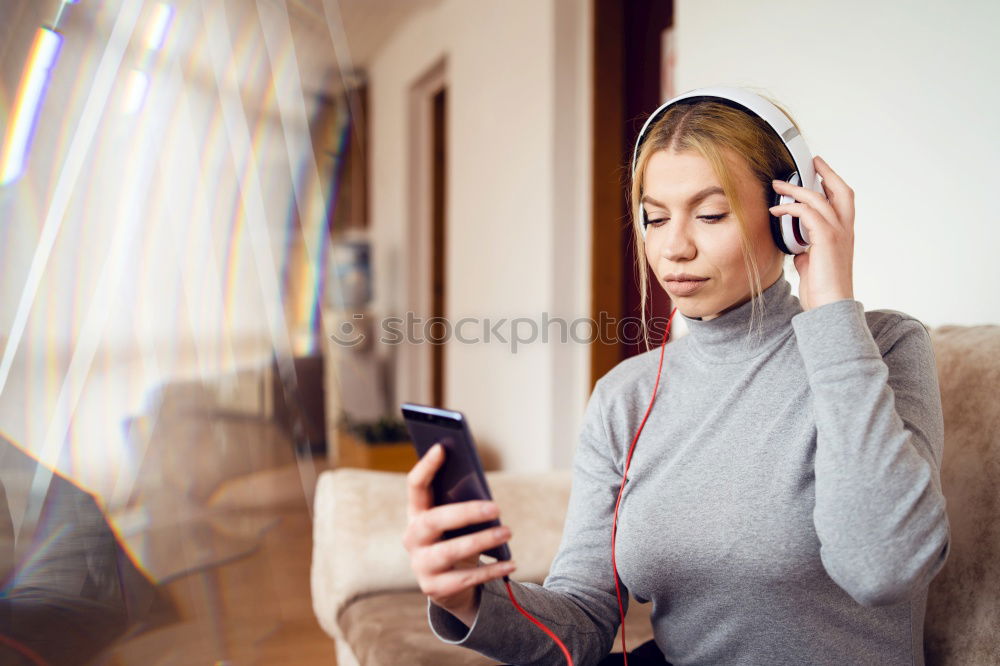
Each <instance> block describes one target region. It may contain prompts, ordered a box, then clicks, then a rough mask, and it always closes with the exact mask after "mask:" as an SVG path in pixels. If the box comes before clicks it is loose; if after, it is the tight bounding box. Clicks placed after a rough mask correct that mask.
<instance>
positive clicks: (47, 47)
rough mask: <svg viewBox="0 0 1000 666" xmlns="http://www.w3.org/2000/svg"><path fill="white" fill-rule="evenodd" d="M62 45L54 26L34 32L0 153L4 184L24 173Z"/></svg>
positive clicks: (0, 168)
mask: <svg viewBox="0 0 1000 666" xmlns="http://www.w3.org/2000/svg"><path fill="white" fill-rule="evenodd" d="M61 46H62V35H60V34H59V33H57V32H56V31H55V30H52V29H50V28H45V27H42V28H39V29H38V32H36V33H35V41H34V43H32V45H31V52H30V54H29V55H28V61H27V62H26V63H25V66H24V72H22V74H21V84H20V86H19V87H18V90H17V97H16V98H15V101H14V111H13V113H12V114H11V122H10V125H8V127H7V132H6V136H5V137H4V142H3V148H2V153H0V185H7V184H8V183H11V182H13V181H15V180H17V179H18V178H19V177H20V176H21V174H22V173H24V169H25V166H26V164H27V161H28V151H29V150H30V148H31V139H32V137H33V135H34V132H35V125H36V123H37V121H38V115H39V112H40V111H41V107H42V101H43V100H44V99H45V91H46V89H47V88H48V85H49V79H50V78H51V72H52V67H53V66H54V65H55V63H56V58H58V57H59V49H60V47H61Z"/></svg>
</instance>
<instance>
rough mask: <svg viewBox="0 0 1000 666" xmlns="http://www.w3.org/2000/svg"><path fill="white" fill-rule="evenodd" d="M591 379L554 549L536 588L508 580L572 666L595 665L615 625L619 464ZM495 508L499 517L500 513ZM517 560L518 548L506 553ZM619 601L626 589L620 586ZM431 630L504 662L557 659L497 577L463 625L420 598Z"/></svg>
mask: <svg viewBox="0 0 1000 666" xmlns="http://www.w3.org/2000/svg"><path fill="white" fill-rule="evenodd" d="M600 388H601V382H600V381H599V382H598V383H597V386H596V387H595V388H594V391H593V393H592V394H591V397H590V400H589V402H588V405H587V409H586V412H585V416H584V423H583V427H582V430H581V434H580V440H579V444H578V446H577V449H576V452H575V454H574V462H573V480H572V486H571V489H570V497H569V504H568V507H567V511H566V521H565V524H564V527H563V534H562V539H561V542H560V545H559V549H558V552H557V553H556V556H555V559H554V560H553V562H552V566H551V568H550V569H549V574H548V576H547V577H546V578H545V581H544V582H543V584H542V585H538V584H537V583H519V582H517V581H515V580H513V579H511V581H510V585H511V589H512V591H513V593H514V597H515V598H516V599H517V601H518V603H519V604H521V606H523V607H524V609H525V610H526V611H528V612H529V613H530V614H531V615H532V617H534V618H535V619H537V620H539V621H540V622H542V623H543V624H544V625H545V626H547V627H548V628H549V629H550V630H551V631H552V632H553V633H555V634H556V635H557V636H559V638H560V640H561V641H562V642H563V643H564V644H565V645H566V648H567V649H568V650H569V652H570V654H571V655H572V657H573V662H574V663H575V664H576V665H577V666H587V665H588V664H596V663H598V662H599V661H600V660H601V659H602V658H604V657H605V656H606V655H607V654H608V653H609V652H610V651H611V646H612V642H613V641H614V639H615V635H616V633H617V631H618V626H619V624H620V618H619V612H618V600H617V596H616V594H615V586H614V579H613V575H614V573H613V570H612V567H611V519H612V516H613V513H614V501H615V498H616V497H617V492H618V486H619V484H620V483H621V470H620V469H619V464H620V463H619V461H620V458H621V456H620V455H618V454H612V444H611V440H610V438H609V437H608V435H607V433H606V430H605V427H604V418H603V411H602V409H601V404H600V397H599V392H600ZM502 512H503V507H501V520H502V516H503V513H502ZM513 556H514V560H515V561H516V560H517V553H516V552H514V553H513ZM621 592H622V605H623V607H624V608H625V610H627V609H628V591H627V589H626V588H625V586H624V584H622V585H621ZM427 616H428V621H429V623H430V627H431V629H432V631H433V632H434V634H435V635H436V636H437V637H438V638H439V639H441V640H442V641H444V642H446V643H452V644H455V645H461V646H463V647H467V648H470V649H472V650H475V651H476V652H479V653H480V654H482V655H484V656H486V657H489V658H491V659H495V660H497V661H501V662H503V663H510V664H525V665H530V664H546V665H550V666H551V665H552V664H561V663H565V657H564V656H563V654H562V651H561V650H560V649H559V646H558V645H557V644H556V643H555V641H553V640H552V639H551V638H549V637H548V635H546V634H545V633H544V632H543V631H542V630H541V629H539V628H538V627H536V626H535V625H534V624H532V623H531V621H530V620H529V619H528V618H526V617H524V615H522V614H521V613H520V611H518V610H517V609H516V608H515V607H514V605H513V604H512V603H511V601H510V597H509V596H508V594H507V588H506V586H505V585H504V583H503V580H502V579H494V580H491V581H488V582H487V583H484V584H483V585H482V591H481V597H480V605H479V612H478V614H477V615H476V618H475V620H474V621H473V623H472V626H471V627H467V626H466V625H465V624H464V623H463V622H461V621H460V620H458V618H456V617H455V616H453V615H452V614H451V613H449V612H448V611H446V610H444V609H442V608H440V607H439V606H437V605H436V604H434V603H433V602H432V601H431V600H430V599H429V598H428V600H427Z"/></svg>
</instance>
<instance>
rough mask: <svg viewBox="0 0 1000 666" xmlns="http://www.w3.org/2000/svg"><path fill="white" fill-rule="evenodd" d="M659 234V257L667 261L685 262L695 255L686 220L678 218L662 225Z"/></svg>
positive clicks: (695, 251) (695, 250)
mask: <svg viewBox="0 0 1000 666" xmlns="http://www.w3.org/2000/svg"><path fill="white" fill-rule="evenodd" d="M659 232H660V233H659V236H660V255H661V256H662V257H663V258H664V259H666V260H667V261H671V262H675V261H682V260H684V261H686V260H690V259H693V258H694V256H695V255H696V254H697V249H696V248H695V244H694V241H693V239H692V238H691V234H690V226H689V225H688V221H687V220H685V219H683V218H681V217H680V216H678V217H677V218H674V219H671V220H670V221H669V222H666V223H665V224H663V225H662V226H661V227H660V229H659Z"/></svg>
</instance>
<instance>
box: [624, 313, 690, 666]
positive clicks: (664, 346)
mask: <svg viewBox="0 0 1000 666" xmlns="http://www.w3.org/2000/svg"><path fill="white" fill-rule="evenodd" d="M676 313H677V308H676V307H675V308H674V309H673V311H672V312H671V313H670V317H669V318H668V319H667V328H666V330H665V331H664V332H663V343H662V344H661V345H660V365H659V367H658V368H657V369H656V383H655V384H653V394H652V395H651V396H650V397H649V406H648V407H646V414H645V415H644V416H643V417H642V423H640V424H639V430H638V431H637V432H636V433H635V437H634V438H633V439H632V445H631V446H630V447H629V449H628V457H627V458H626V459H625V472H624V473H623V474H622V485H621V487H620V488H619V489H618V499H617V501H615V517H614V521H612V523H611V568H612V569H613V570H614V577H615V594H616V595H617V596H618V614H619V616H620V617H621V628H622V658H623V659H624V660H625V666H628V648H627V647H625V608H624V606H622V591H621V588H620V586H619V584H618V563H617V561H616V560H615V536H617V534H618V507H619V506H620V505H621V502H622V493H624V491H625V481H626V480H627V479H628V468H629V465H631V464H632V453H633V451H635V443H636V442H638V441H639V435H640V434H641V433H642V429H643V427H644V426H645V425H646V419H648V418H649V412H650V411H652V409H653V401H654V400H656V389H657V387H658V386H659V385H660V371H661V370H663V352H664V351H666V349H667V338H669V337H670V324H671V322H673V320H674V315H675V314H676Z"/></svg>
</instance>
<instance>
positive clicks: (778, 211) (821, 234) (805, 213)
mask: <svg viewBox="0 0 1000 666" xmlns="http://www.w3.org/2000/svg"><path fill="white" fill-rule="evenodd" d="M769 210H770V211H771V214H773V215H774V216H776V217H779V216H781V215H786V214H787V215H791V216H792V217H797V218H799V222H800V223H801V224H802V225H803V226H804V227H805V228H806V235H807V236H809V242H810V245H811V244H814V243H815V242H816V240H817V239H819V238H832V239H836V238H839V237H841V236H843V235H844V234H849V233H851V230H850V229H847V228H845V227H843V226H842V225H840V224H834V223H831V222H830V221H829V220H827V219H826V218H825V217H823V216H822V215H820V214H819V213H818V212H816V209H815V208H813V207H812V206H810V205H808V204H804V203H788V204H781V205H779V206H772V207H771V208H770V209H769Z"/></svg>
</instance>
